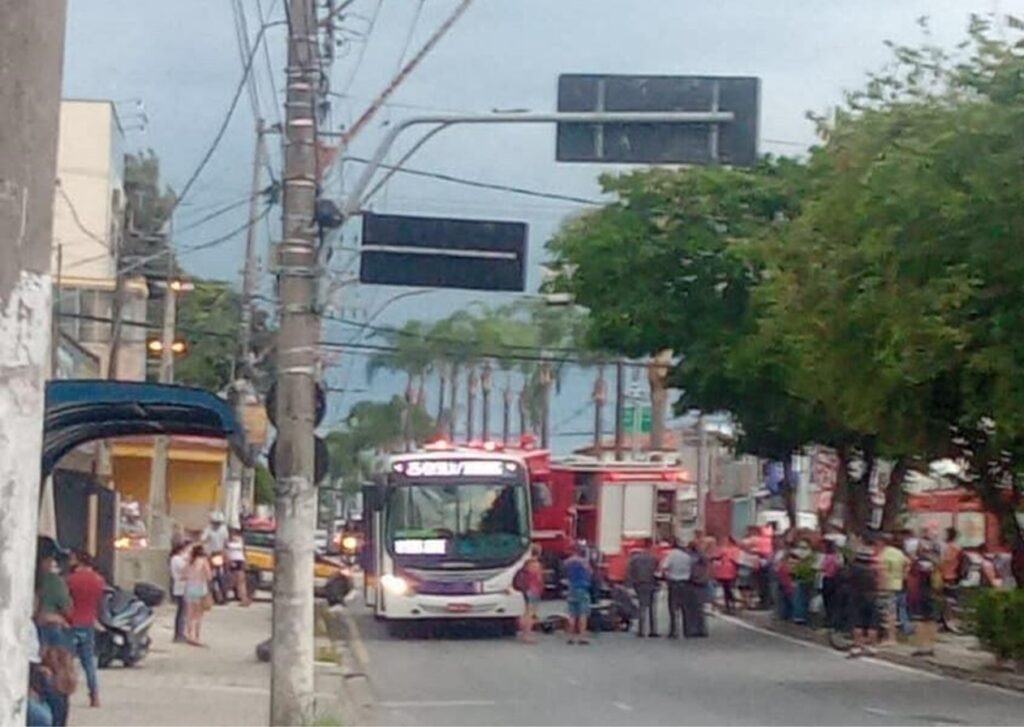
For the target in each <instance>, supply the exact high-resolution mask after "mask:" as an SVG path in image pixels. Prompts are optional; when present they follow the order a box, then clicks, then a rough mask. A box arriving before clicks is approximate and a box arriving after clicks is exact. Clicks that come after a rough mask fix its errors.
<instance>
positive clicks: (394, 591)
mask: <svg viewBox="0 0 1024 727" xmlns="http://www.w3.org/2000/svg"><path fill="white" fill-rule="evenodd" d="M380 584H381V585H382V586H383V587H384V590H385V591H387V592H388V593H390V594H391V595H392V596H404V595H405V594H406V593H408V592H409V582H408V581H406V580H405V579H404V578H402V577H401V576H396V575H392V574H390V573H385V574H384V575H382V576H381V577H380Z"/></svg>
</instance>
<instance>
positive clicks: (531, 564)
mask: <svg viewBox="0 0 1024 727" xmlns="http://www.w3.org/2000/svg"><path fill="white" fill-rule="evenodd" d="M522 579H523V584H522V585H523V598H524V599H525V600H526V610H525V611H524V612H523V619H522V621H521V622H520V637H521V638H522V640H523V641H525V642H526V643H528V644H533V643H536V641H537V639H536V638H535V637H534V635H533V630H534V626H535V625H536V623H537V609H538V607H539V606H540V599H541V597H542V596H543V595H544V566H543V565H541V562H540V548H539V547H538V546H536V545H534V546H533V547H532V548H531V549H530V557H529V559H528V560H527V561H526V563H525V564H524V565H523V571H522Z"/></svg>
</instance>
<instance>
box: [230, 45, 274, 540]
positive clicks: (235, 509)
mask: <svg viewBox="0 0 1024 727" xmlns="http://www.w3.org/2000/svg"><path fill="white" fill-rule="evenodd" d="M246 55H247V56H248V54H246ZM265 158H266V130H265V129H264V126H263V119H257V120H256V145H255V150H254V152H253V158H252V184H251V186H250V190H249V193H250V197H249V227H248V228H247V229H246V235H245V266H244V267H243V269H242V309H241V312H240V314H239V335H238V342H239V346H238V348H239V350H238V358H239V363H240V366H239V367H238V370H239V372H240V374H241V375H240V377H239V378H238V380H237V381H233V382H232V385H231V386H232V391H231V396H232V401H233V402H234V405H235V414H236V415H237V416H238V421H240V422H244V421H245V415H246V406H247V405H248V402H249V399H250V397H251V396H252V384H251V381H252V378H253V351H252V321H253V308H254V297H255V294H256V281H257V266H258V261H257V250H256V234H257V233H256V230H257V223H258V222H259V215H260V185H261V184H262V183H263V164H264V160H265ZM254 474H255V473H254V471H253V469H252V467H248V466H246V465H245V463H244V462H243V461H242V459H241V458H240V457H239V456H238V454H237V453H236V452H231V453H229V454H228V467H227V476H226V477H225V479H224V514H225V516H226V517H227V521H228V524H229V525H230V526H231V527H235V528H237V527H239V526H240V525H241V517H240V516H241V513H242V511H243V510H246V511H248V512H249V513H251V512H252V510H253V508H254V505H255V503H254V502H253V497H254V493H253V490H252V488H251V487H249V484H250V483H252V482H253V479H254Z"/></svg>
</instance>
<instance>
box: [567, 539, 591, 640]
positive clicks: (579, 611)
mask: <svg viewBox="0 0 1024 727" xmlns="http://www.w3.org/2000/svg"><path fill="white" fill-rule="evenodd" d="M564 572H565V577H566V580H567V581H568V583H569V593H568V599H567V600H568V603H567V605H568V609H569V639H568V641H569V643H570V644H574V643H576V642H577V641H578V642H579V643H580V644H589V643H590V640H589V639H588V637H587V633H588V632H587V619H589V618H590V606H591V600H590V589H591V588H592V587H593V585H594V571H593V569H592V568H591V566H590V561H589V560H588V558H587V547H586V544H584V543H579V544H578V545H577V546H576V549H575V552H574V553H573V554H572V555H571V556H569V558H568V559H566V561H565V567H564Z"/></svg>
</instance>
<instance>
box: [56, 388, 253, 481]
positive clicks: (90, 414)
mask: <svg viewBox="0 0 1024 727" xmlns="http://www.w3.org/2000/svg"><path fill="white" fill-rule="evenodd" d="M144 434H167V435H173V434H178V435H189V436H199V437H212V438H216V439H226V440H227V441H228V443H229V444H230V445H231V446H232V448H234V449H235V451H236V452H238V453H239V454H240V455H243V456H244V453H245V446H244V444H245V441H244V438H245V435H244V430H243V428H242V426H241V425H240V424H239V422H238V419H237V418H236V416H235V412H234V410H233V409H232V408H231V406H230V405H229V404H228V402H227V401H225V400H224V399H221V398H220V397H218V396H216V395H215V394H212V393H211V392H209V391H206V390H205V389H195V388H192V387H188V386H176V385H173V384H149V383H143V382H135V381H108V380H103V379H98V380H63V381H50V382H48V383H47V384H46V417H45V423H44V429H43V458H42V473H43V477H47V476H48V475H49V474H50V472H51V471H52V470H53V468H54V467H55V466H56V464H57V462H58V461H60V459H61V457H63V456H64V455H65V454H67V453H68V452H70V451H71V450H72V449H74V448H75V447H77V446H79V445H81V444H85V443H86V442H91V441H95V440H98V439H109V438H113V437H125V436H133V435H144Z"/></svg>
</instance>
